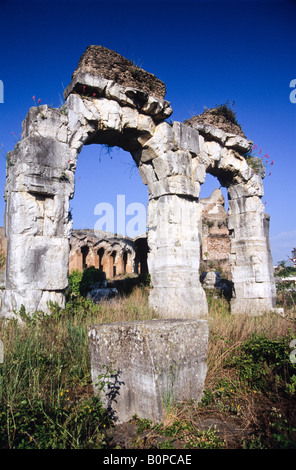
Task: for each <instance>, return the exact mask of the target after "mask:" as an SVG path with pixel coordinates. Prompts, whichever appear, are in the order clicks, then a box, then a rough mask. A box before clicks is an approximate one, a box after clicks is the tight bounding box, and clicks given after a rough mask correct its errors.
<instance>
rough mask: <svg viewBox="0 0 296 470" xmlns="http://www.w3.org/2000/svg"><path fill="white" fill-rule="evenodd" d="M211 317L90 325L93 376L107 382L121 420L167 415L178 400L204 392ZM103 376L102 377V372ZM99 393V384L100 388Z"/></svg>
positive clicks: (105, 393) (106, 396)
mask: <svg viewBox="0 0 296 470" xmlns="http://www.w3.org/2000/svg"><path fill="white" fill-rule="evenodd" d="M208 334H209V333H208V323H207V321H205V320H151V321H144V322H124V323H113V324H102V325H94V326H90V328H89V341H90V351H91V370H92V381H93V383H94V384H98V382H99V385H100V383H103V384H104V382H105V387H104V389H103V390H102V395H101V396H102V399H103V402H104V404H105V406H106V408H107V409H109V410H110V411H111V412H113V414H114V417H115V419H116V423H117V424H119V423H122V422H126V421H128V420H130V419H131V418H132V416H133V415H135V414H137V415H138V416H139V417H140V418H146V419H151V420H152V421H154V422H158V421H161V420H162V419H163V417H164V415H165V412H166V409H167V408H168V406H169V405H170V403H171V402H172V400H174V401H175V402H181V401H184V400H191V399H194V400H196V401H197V402H198V401H200V399H201V398H202V395H203V387H204V381H205V377H206V372H207V363H206V357H207V346H208ZM99 376H100V377H102V378H101V379H100V380H101V382H100V381H98V377H99ZM95 390H96V392H97V393H99V391H100V390H99V387H98V386H97V387H96V388H95Z"/></svg>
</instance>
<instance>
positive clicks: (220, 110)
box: [215, 100, 239, 126]
mask: <svg viewBox="0 0 296 470" xmlns="http://www.w3.org/2000/svg"><path fill="white" fill-rule="evenodd" d="M234 104H235V103H234V101H232V102H230V101H229V100H227V101H226V102H225V103H222V104H219V105H216V107H215V109H216V112H217V114H222V116H224V117H225V119H227V120H228V121H230V122H232V123H233V124H236V125H237V126H239V123H238V122H237V118H236V113H235V110H234Z"/></svg>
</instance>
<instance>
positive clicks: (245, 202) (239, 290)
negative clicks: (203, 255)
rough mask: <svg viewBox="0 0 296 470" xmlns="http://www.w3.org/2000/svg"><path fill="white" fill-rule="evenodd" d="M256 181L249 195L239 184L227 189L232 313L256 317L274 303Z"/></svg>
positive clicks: (259, 187)
mask: <svg viewBox="0 0 296 470" xmlns="http://www.w3.org/2000/svg"><path fill="white" fill-rule="evenodd" d="M256 179H257V190H256V191H249V194H246V188H247V187H246V186H243V185H242V184H237V185H233V186H230V187H229V195H230V200H229V220H228V224H229V225H228V226H229V231H230V241H231V250H230V264H231V275H232V281H233V283H234V289H235V293H234V294H235V295H234V298H233V299H232V300H231V312H232V313H248V314H254V315H260V314H262V313H264V312H270V311H272V310H273V309H274V308H275V303H276V290H275V283H274V276H273V266H272V258H271V252H270V246H269V236H268V232H269V228H268V218H267V217H266V214H265V213H264V205H263V204H262V201H261V197H260V195H258V194H260V192H261V189H262V187H261V184H262V183H261V182H262V180H261V178H260V177H259V176H256ZM253 189H254V186H253ZM250 193H251V194H250ZM252 194H253V195H252ZM254 194H255V195H254Z"/></svg>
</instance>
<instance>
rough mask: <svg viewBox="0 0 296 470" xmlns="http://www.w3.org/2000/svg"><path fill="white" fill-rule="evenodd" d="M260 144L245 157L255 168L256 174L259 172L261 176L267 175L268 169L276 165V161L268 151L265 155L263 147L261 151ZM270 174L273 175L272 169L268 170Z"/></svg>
mask: <svg viewBox="0 0 296 470" xmlns="http://www.w3.org/2000/svg"><path fill="white" fill-rule="evenodd" d="M257 150H258V146H257V145H256V144H255V145H254V146H253V147H252V148H251V149H250V150H249V151H248V152H247V153H245V155H244V157H245V159H246V162H247V164H248V165H249V166H250V167H251V168H252V169H253V170H254V172H255V173H256V174H259V175H260V176H261V178H264V176H265V175H266V170H267V169H269V168H271V167H272V166H273V165H274V161H273V160H271V159H270V156H269V155H268V154H267V153H266V154H264V155H263V152H262V149H261V148H260V149H259V151H258V152H257ZM268 176H271V171H269V172H268Z"/></svg>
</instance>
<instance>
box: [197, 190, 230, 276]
mask: <svg viewBox="0 0 296 470" xmlns="http://www.w3.org/2000/svg"><path fill="white" fill-rule="evenodd" d="M200 204H201V207H202V234H201V237H202V239H201V267H202V268H203V269H204V270H205V271H207V270H215V269H217V268H221V269H222V271H223V273H224V274H225V275H227V277H228V278H231V270H230V262H229V255H230V238H229V231H228V216H227V212H226V210H225V200H224V197H223V194H222V192H221V190H220V189H218V188H217V189H215V190H214V191H213V193H212V194H211V196H210V197H208V198H202V199H200Z"/></svg>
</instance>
